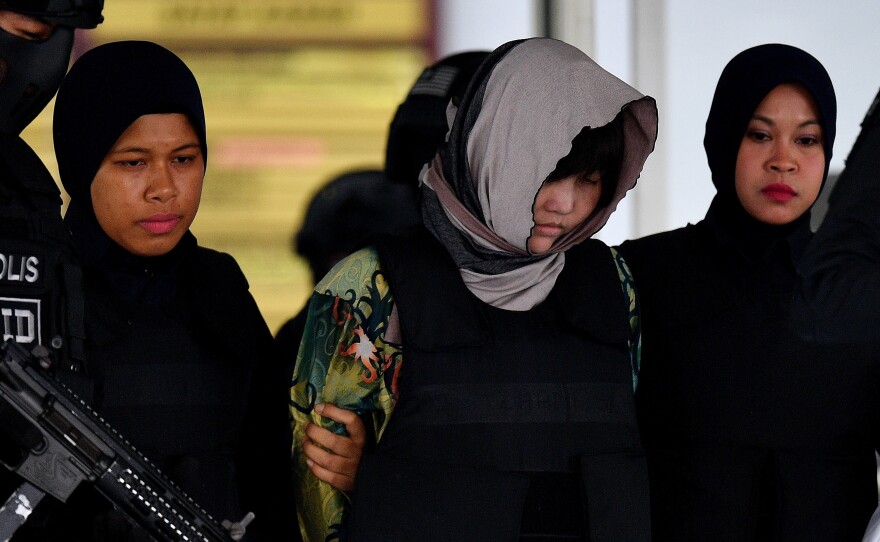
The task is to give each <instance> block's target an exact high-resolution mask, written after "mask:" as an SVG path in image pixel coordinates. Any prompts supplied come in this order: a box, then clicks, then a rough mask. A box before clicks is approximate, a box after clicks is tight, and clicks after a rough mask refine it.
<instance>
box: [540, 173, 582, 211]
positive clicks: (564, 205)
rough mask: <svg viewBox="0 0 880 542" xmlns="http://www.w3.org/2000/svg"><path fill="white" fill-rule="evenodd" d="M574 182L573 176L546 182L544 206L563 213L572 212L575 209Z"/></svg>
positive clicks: (549, 209)
mask: <svg viewBox="0 0 880 542" xmlns="http://www.w3.org/2000/svg"><path fill="white" fill-rule="evenodd" d="M574 183H575V181H574V180H573V179H571V178H568V179H560V180H558V181H552V182H549V183H546V184H545V185H544V186H545V187H546V189H547V199H546V200H545V203H544V208H545V209H547V210H548V211H551V212H554V213H558V214H561V215H564V214H568V213H570V212H571V211H572V210H573V209H574Z"/></svg>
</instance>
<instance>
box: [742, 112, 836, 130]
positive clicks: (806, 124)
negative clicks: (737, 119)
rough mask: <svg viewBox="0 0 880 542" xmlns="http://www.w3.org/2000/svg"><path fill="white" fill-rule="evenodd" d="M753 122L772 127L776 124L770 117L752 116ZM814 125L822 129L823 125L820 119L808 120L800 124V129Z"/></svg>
mask: <svg viewBox="0 0 880 542" xmlns="http://www.w3.org/2000/svg"><path fill="white" fill-rule="evenodd" d="M752 120H759V121H761V122H765V123H767V124H769V125H771V126H774V125H775V124H776V123H775V122H773V119H771V118H770V117H765V116H764V115H752ZM814 124H815V125H816V126H818V127H819V128H821V127H822V125H821V124H820V123H819V120H818V119H808V120H805V121H804V122H802V123H800V124H798V128H803V127H804V126H812V125H814Z"/></svg>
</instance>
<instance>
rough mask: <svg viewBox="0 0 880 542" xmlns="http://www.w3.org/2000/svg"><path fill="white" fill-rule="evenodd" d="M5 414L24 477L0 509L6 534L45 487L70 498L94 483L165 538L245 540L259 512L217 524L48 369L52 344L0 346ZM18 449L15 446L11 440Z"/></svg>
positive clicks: (9, 459) (11, 457)
mask: <svg viewBox="0 0 880 542" xmlns="http://www.w3.org/2000/svg"><path fill="white" fill-rule="evenodd" d="M0 352H2V362H0V417H2V423H3V428H4V432H5V433H8V435H7V437H8V439H10V440H12V441H13V444H14V445H17V448H18V452H19V453H18V455H17V456H16V455H15V450H12V453H10V450H9V449H7V447H8V445H6V444H4V446H3V452H2V455H3V457H0V462H2V463H3V464H4V465H5V466H6V468H8V469H9V470H12V471H15V472H17V473H18V474H19V475H21V477H22V478H24V480H25V482H24V483H23V484H22V485H21V487H20V488H19V489H18V490H17V491H16V492H14V493H13V494H12V496H10V497H9V499H8V500H7V501H6V504H5V505H4V506H3V508H2V509H0V529H5V531H6V532H3V530H0V535H4V536H5V538H0V540H5V539H6V538H8V537H10V536H11V534H12V533H13V532H15V530H16V529H17V528H18V527H19V526H20V525H21V524H22V523H24V521H26V519H27V516H28V514H29V513H30V510H32V509H33V508H34V507H35V506H36V504H38V503H39V501H40V499H42V497H43V496H44V495H45V494H47V493H48V494H49V495H52V496H53V497H55V498H57V499H59V500H61V501H62V502H66V501H67V498H68V497H69V496H70V494H71V493H72V492H73V490H74V489H75V488H76V487H77V486H78V485H79V484H80V483H82V482H90V483H92V484H94V485H95V488H96V489H97V490H98V491H99V492H100V493H101V494H102V495H104V497H106V498H107V499H108V500H109V501H110V502H111V503H112V504H113V506H114V507H116V508H117V509H118V510H120V511H121V512H122V513H123V514H124V515H125V516H127V518H128V519H129V520H130V521H131V522H133V523H134V524H136V525H139V526H141V527H143V528H144V529H146V530H147V531H148V532H149V533H150V534H151V535H152V536H153V537H154V538H156V539H157V540H160V541H170V542H177V541H193V542H195V541H198V542H231V541H237V540H240V539H241V538H242V537H243V536H244V533H245V527H246V526H247V524H248V523H250V521H251V520H252V519H253V514H250V513H249V514H248V515H246V516H245V517H244V519H242V520H241V521H240V522H237V523H232V522H230V521H228V520H224V521H223V522H222V523H217V522H216V521H215V520H214V519H213V518H212V517H211V516H210V515H209V514H208V513H207V512H205V511H204V510H203V509H202V508H201V507H199V506H198V505H197V504H196V503H195V502H194V501H193V500H192V499H191V498H190V497H188V496H187V495H186V494H185V493H184V492H183V491H182V490H181V489H180V488H179V487H177V486H176V485H175V484H174V483H173V482H172V481H171V480H169V479H168V478H167V477H166V476H165V475H163V474H162V473H161V472H160V471H159V470H158V469H157V468H156V467H155V466H154V465H153V464H152V463H151V462H150V461H149V460H148V459H147V458H146V457H144V456H143V455H142V454H141V453H140V452H138V451H137V450H136V449H135V448H134V447H133V446H132V445H131V444H129V443H128V441H126V440H125V439H124V438H122V437H121V436H120V435H119V434H118V433H117V432H116V431H115V430H113V429H112V428H111V427H110V426H109V425H108V424H107V423H106V422H104V420H103V419H101V418H100V417H99V416H98V415H97V414H96V413H95V412H94V411H93V410H92V409H91V408H89V407H88V406H87V405H86V404H85V403H84V402H83V401H82V400H80V399H79V398H77V397H76V395H74V394H73V392H71V391H70V390H69V389H68V388H67V387H66V386H64V384H62V383H61V382H59V381H58V380H56V379H55V378H54V377H53V376H52V375H51V374H50V373H49V372H48V371H47V369H48V368H49V367H50V365H51V362H50V360H49V357H48V354H49V352H48V350H47V349H46V348H45V347H43V346H37V347H35V348H34V349H33V350H32V351H30V352H29V351H28V350H26V349H25V348H24V347H23V346H22V345H20V344H17V343H14V342H12V341H7V342H6V343H4V344H3V345H2V346H0ZM12 448H16V446H13V447H12Z"/></svg>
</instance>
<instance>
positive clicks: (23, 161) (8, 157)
mask: <svg viewBox="0 0 880 542" xmlns="http://www.w3.org/2000/svg"><path fill="white" fill-rule="evenodd" d="M103 3H104V2H103V0H0V330H2V333H3V337H2V338H3V340H4V341H5V340H9V339H12V340H14V341H16V342H19V343H22V344H25V345H31V344H43V345H47V346H51V347H53V349H54V350H55V351H56V353H57V355H58V359H57V361H58V362H59V363H60V364H62V365H63V366H64V367H66V368H67V369H68V370H71V371H74V372H75V371H77V370H79V368H80V366H81V364H82V317H81V305H82V303H81V298H80V296H79V295H77V294H76V291H77V287H76V284H77V282H78V272H77V270H76V268H75V267H74V266H72V265H69V264H68V263H67V262H69V261H70V257H69V249H68V243H67V242H66V233H65V229H64V227H63V224H62V222H61V194H60V191H59V189H58V187H57V185H56V184H55V181H54V180H53V178H52V176H51V174H50V173H49V171H48V170H47V169H46V167H45V165H44V164H43V163H42V162H41V161H40V159H39V158H38V157H37V155H36V153H34V151H33V150H32V149H31V148H30V147H29V146H28V145H27V144H26V143H25V142H24V141H23V140H22V139H21V137H20V136H19V134H20V133H21V131H22V130H23V129H24V128H25V127H26V126H27V125H28V124H30V122H31V121H32V120H33V119H34V118H36V116H37V115H38V114H39V113H40V111H42V110H43V108H44V107H45V106H46V104H48V103H49V101H50V100H51V99H52V97H53V96H54V95H55V92H56V91H57V90H58V87H59V85H60V84H61V80H62V78H63V77H64V74H65V72H66V71H67V66H68V63H69V61H70V53H71V50H72V48H73V40H74V29H75V28H94V27H96V26H97V25H98V24H100V23H101V22H102V21H103V17H102V15H101V11H102V8H103Z"/></svg>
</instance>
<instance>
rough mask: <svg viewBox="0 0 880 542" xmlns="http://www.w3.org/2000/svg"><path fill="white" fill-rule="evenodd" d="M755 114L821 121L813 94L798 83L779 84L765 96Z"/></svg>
mask: <svg viewBox="0 0 880 542" xmlns="http://www.w3.org/2000/svg"><path fill="white" fill-rule="evenodd" d="M754 116H761V117H771V118H772V117H782V116H785V117H796V118H798V119H801V120H813V121H816V122H818V121H819V112H818V108H817V107H816V101H815V100H814V99H813V95H812V94H810V92H809V91H808V90H807V89H806V88H805V87H804V86H803V85H800V84H798V83H783V84H781V85H777V86H776V87H774V88H773V90H771V91H770V92H768V93H767V95H766V96H764V99H763V100H761V103H759V104H758V107H757V108H755V113H754Z"/></svg>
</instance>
